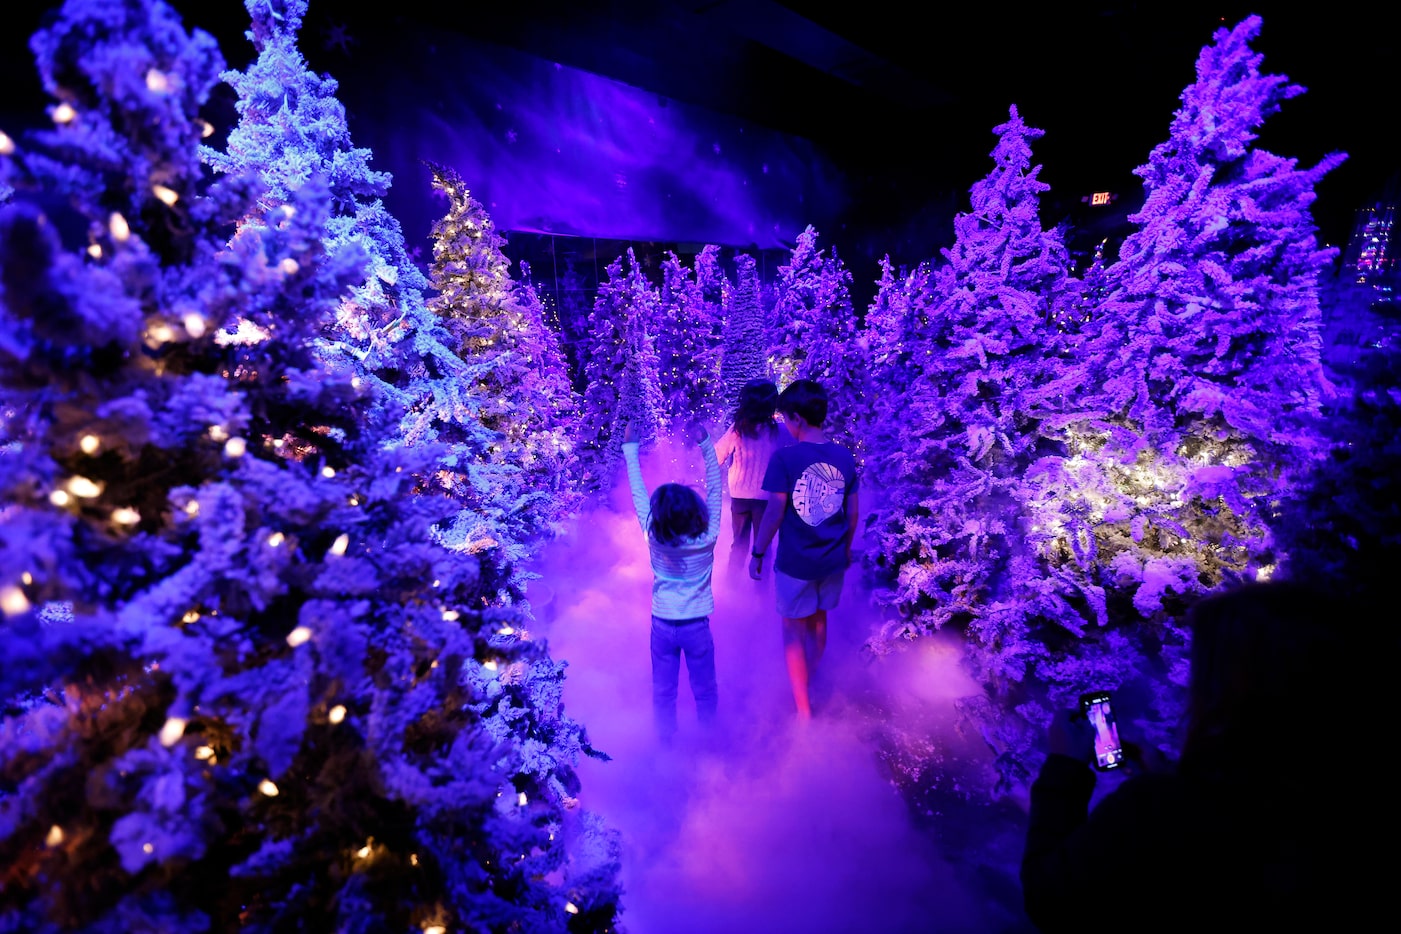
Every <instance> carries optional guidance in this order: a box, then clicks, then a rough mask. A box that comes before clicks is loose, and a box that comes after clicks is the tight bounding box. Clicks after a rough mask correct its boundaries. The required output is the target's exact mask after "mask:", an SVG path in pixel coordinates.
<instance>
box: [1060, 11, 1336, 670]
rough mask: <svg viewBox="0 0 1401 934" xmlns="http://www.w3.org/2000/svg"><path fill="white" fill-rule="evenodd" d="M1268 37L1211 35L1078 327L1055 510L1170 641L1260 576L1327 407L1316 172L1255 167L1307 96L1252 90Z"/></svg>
mask: <svg viewBox="0 0 1401 934" xmlns="http://www.w3.org/2000/svg"><path fill="white" fill-rule="evenodd" d="M1260 25H1261V22H1260V19H1259V18H1258V17H1249V18H1247V19H1246V20H1244V21H1242V22H1241V23H1239V24H1238V25H1237V26H1235V27H1234V28H1230V29H1226V28H1223V29H1220V30H1218V31H1217V32H1216V34H1215V35H1214V36H1213V41H1212V44H1210V45H1208V46H1206V47H1205V48H1203V49H1202V51H1201V54H1200V56H1199V58H1198V60H1197V78H1196V81H1195V82H1194V83H1193V84H1192V85H1189V86H1188V87H1187V88H1186V89H1185V90H1184V91H1183V93H1182V97H1181V100H1182V104H1181V106H1180V107H1179V108H1178V110H1177V112H1176V114H1175V115H1174V118H1173V123H1172V131H1171V135H1170V137H1169V139H1168V140H1167V141H1166V142H1164V143H1162V144H1160V145H1159V146H1157V147H1156V148H1155V149H1154V150H1153V152H1152V154H1151V156H1150V159H1149V162H1148V163H1147V164H1146V165H1143V166H1141V167H1140V168H1139V169H1138V170H1137V174H1139V175H1140V176H1141V177H1142V178H1143V180H1144V189H1145V198H1144V205H1143V208H1142V209H1141V210H1140V211H1139V212H1138V213H1136V214H1135V215H1132V216H1131V218H1130V219H1131V220H1132V221H1133V222H1134V223H1135V224H1136V225H1138V227H1137V230H1135V232H1134V233H1132V234H1131V235H1130V236H1129V237H1128V238H1127V239H1126V240H1125V242H1124V243H1123V245H1122V247H1121V248H1120V250H1119V259H1118V260H1117V262H1115V263H1114V264H1113V265H1112V266H1111V267H1110V268H1109V269H1108V270H1107V271H1106V274H1105V275H1106V279H1107V280H1108V286H1109V294H1108V296H1107V297H1106V298H1105V300H1104V302H1103V303H1102V304H1101V305H1100V306H1099V308H1098V309H1097V310H1096V311H1095V312H1094V313H1093V315H1092V317H1091V318H1090V320H1089V321H1087V322H1085V324H1084V335H1085V342H1084V344H1083V348H1084V349H1083V351H1082V353H1083V355H1084V358H1085V360H1086V363H1087V366H1088V368H1089V370H1088V373H1089V380H1088V385H1089V386H1091V387H1095V388H1096V389H1098V390H1099V391H1098V392H1096V393H1095V394H1094V395H1093V397H1092V398H1090V399H1089V400H1087V401H1088V403H1089V405H1090V406H1091V407H1092V410H1093V411H1095V412H1096V414H1097V416H1098V417H1096V418H1094V419H1091V420H1085V421H1081V422H1079V423H1077V424H1076V425H1075V431H1074V432H1073V433H1072V436H1071V439H1070V443H1071V446H1072V448H1073V453H1075V454H1078V455H1080V459H1079V461H1078V465H1079V466H1078V467H1077V469H1076V474H1075V476H1070V475H1065V474H1062V475H1061V476H1060V477H1059V479H1058V482H1059V483H1061V484H1062V489H1061V492H1060V493H1058V494H1057V498H1058V499H1059V500H1061V501H1062V502H1068V501H1071V500H1075V501H1078V503H1079V504H1080V507H1081V508H1082V509H1083V510H1085V511H1086V512H1087V513H1088V515H1089V517H1090V519H1091V521H1092V522H1093V523H1094V524H1095V526H1096V542H1095V546H1096V550H1097V557H1096V559H1095V561H1096V564H1097V565H1100V566H1103V567H1105V568H1106V573H1105V575H1104V579H1103V583H1104V584H1105V586H1106V587H1111V588H1113V589H1114V590H1117V591H1123V592H1125V593H1126V595H1127V597H1128V599H1129V600H1130V603H1131V605H1130V606H1129V607H1126V610H1127V611H1128V612H1130V613H1131V614H1133V615H1136V616H1139V617H1142V618H1144V619H1147V620H1150V621H1158V622H1161V623H1163V625H1165V626H1167V627H1169V631H1168V632H1166V633H1164V634H1163V639H1164V640H1165V642H1166V643H1167V644H1178V643H1180V642H1181V641H1182V640H1183V639H1184V637H1183V635H1182V634H1181V633H1179V632H1177V631H1175V629H1174V628H1173V626H1172V620H1173V619H1174V618H1176V617H1178V616H1180V614H1181V611H1182V610H1183V609H1184V608H1185V606H1186V604H1187V603H1189V602H1190V601H1191V600H1192V599H1195V597H1196V596H1198V595H1200V594H1201V593H1203V592H1205V591H1207V590H1210V589H1212V588H1214V587H1217V586H1219V585H1221V584H1223V583H1227V582H1230V581H1232V580H1236V579H1239V578H1240V577H1242V576H1244V577H1251V576H1255V575H1257V574H1260V575H1264V574H1268V573H1269V569H1270V567H1271V566H1272V565H1273V564H1274V562H1275V556H1274V553H1273V545H1272V543H1271V541H1270V535H1269V532H1268V524H1269V522H1270V521H1271V513H1272V507H1271V506H1270V505H1269V504H1270V503H1271V502H1272V501H1273V500H1274V499H1276V498H1277V497H1278V495H1279V493H1280V491H1281V490H1282V489H1283V488H1284V487H1285V486H1287V485H1288V483H1289V482H1290V479H1291V476H1292V475H1294V474H1296V473H1297V472H1298V471H1300V470H1305V469H1307V467H1308V464H1309V463H1310V462H1311V461H1312V460H1313V458H1314V457H1315V456H1316V452H1317V450H1318V445H1317V443H1316V440H1317V437H1318V435H1317V426H1316V424H1315V419H1316V417H1317V414H1318V411H1319V404H1320V402H1321V400H1322V399H1323V398H1325V397H1326V395H1327V394H1328V392H1329V387H1328V383H1327V380H1326V379H1325V377H1324V375H1323V370H1322V367H1321V365H1320V361H1319V354H1320V341H1319V307H1318V288H1319V286H1318V280H1319V275H1320V273H1321V272H1322V270H1323V269H1324V268H1325V267H1326V265H1327V264H1328V262H1329V261H1330V260H1331V259H1332V257H1333V256H1334V255H1335V251H1334V250H1332V249H1330V248H1324V247H1322V246H1320V245H1319V244H1318V242H1317V240H1316V238H1315V229H1314V226H1313V222H1312V219H1311V216H1310V213H1309V207H1310V205H1311V204H1312V202H1313V200H1314V197H1315V195H1314V186H1315V185H1316V184H1317V183H1318V181H1319V180H1320V179H1321V178H1322V177H1323V176H1324V175H1325V174H1326V173H1327V172H1328V171H1330V170H1331V169H1332V168H1333V167H1335V166H1336V165H1338V164H1339V163H1340V162H1341V161H1342V159H1343V158H1344V157H1343V156H1341V155H1332V156H1329V157H1327V158H1325V159H1324V160H1322V161H1321V162H1320V163H1319V164H1318V165H1316V166H1314V167H1313V168H1309V169H1300V168H1298V167H1297V164H1296V162H1295V160H1292V159H1285V158H1281V157H1279V156H1275V155H1272V154H1270V153H1267V152H1264V151H1261V150H1258V149H1254V148H1253V145H1252V144H1253V143H1254V140H1255V138H1256V131H1257V130H1258V129H1259V128H1260V126H1261V125H1262V123H1263V122H1264V121H1265V119H1266V118H1267V117H1268V116H1270V115H1271V114H1273V113H1275V112H1277V111H1278V109H1279V107H1280V105H1281V103H1282V102H1283V101H1285V100H1287V99H1289V98H1292V97H1294V96H1296V95H1298V94H1299V93H1301V92H1302V91H1303V89H1302V88H1300V87H1299V86H1297V85H1293V84H1290V83H1289V81H1288V79H1287V78H1285V77H1283V76H1279V75H1262V74H1261V73H1260V71H1259V65H1260V62H1261V59H1262V57H1261V56H1260V55H1259V54H1257V53H1255V52H1253V51H1252V50H1251V49H1250V45H1249V43H1250V41H1251V40H1252V39H1253V38H1255V36H1256V35H1258V33H1259V30H1260Z"/></svg>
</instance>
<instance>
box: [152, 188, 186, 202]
mask: <svg viewBox="0 0 1401 934" xmlns="http://www.w3.org/2000/svg"><path fill="white" fill-rule="evenodd" d="M151 194H153V195H155V196H156V197H157V198H158V199H159V200H160V202H161V203H162V204H164V205H165V206H166V207H174V206H175V202H177V201H179V200H180V192H178V191H176V190H175V189H174V188H168V187H166V186H165V185H152V186H151Z"/></svg>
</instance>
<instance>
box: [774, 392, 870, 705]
mask: <svg viewBox="0 0 1401 934" xmlns="http://www.w3.org/2000/svg"><path fill="white" fill-rule="evenodd" d="M778 411H779V413H780V414H781V415H782V416H783V421H784V424H785V425H786V426H787V428H788V432H789V434H791V435H792V436H793V440H794V442H795V443H794V444H790V445H788V446H787V447H783V448H779V449H778V450H777V451H775V452H774V454H773V456H772V458H770V460H769V467H768V470H767V472H765V474H764V489H765V490H766V491H768V494H769V504H768V506H767V507H766V508H765V510H764V518H763V521H761V522H760V523H759V532H758V534H757V535H756V536H755V539H754V551H753V555H752V557H751V559H750V562H749V576H750V577H752V578H754V579H755V580H759V579H760V577H761V576H762V574H763V567H764V555H765V554H766V553H767V550H768V546H769V543H770V542H771V541H773V537H774V535H775V534H777V535H778V554H777V556H776V558H775V560H774V563H773V568H774V593H775V595H776V596H777V603H778V615H779V616H781V617H782V618H783V646H784V648H783V654H784V660H785V662H786V664H787V668H788V679H789V681H790V682H791V683H792V686H793V702H794V704H795V705H796V706H797V709H798V718H799V719H800V720H808V719H811V717H812V701H811V698H810V696H809V689H810V686H811V683H812V675H813V672H814V670H816V668H817V663H818V662H819V661H820V660H821V658H822V653H823V652H824V651H825V649H826V647H827V611H828V610H831V609H833V608H835V607H836V606H837V604H838V603H839V602H840V601H841V596H842V585H843V583H844V581H845V577H846V569H847V566H848V565H850V564H851V543H852V540H853V539H854V538H855V537H856V525H857V517H858V514H859V503H858V499H857V475H856V459H855V458H854V457H853V456H852V454H851V452H850V451H848V450H847V449H846V448H845V447H843V446H842V445H840V444H837V443H836V442H833V441H828V440H827V436H826V434H825V433H824V432H823V430H822V426H823V424H825V423H826V421H827V392H826V390H824V389H823V388H822V386H821V385H820V384H819V383H817V382H815V381H813V380H810V379H799V380H794V381H793V383H792V384H791V385H789V386H788V388H787V389H784V390H783V392H781V393H780V394H779V396H778Z"/></svg>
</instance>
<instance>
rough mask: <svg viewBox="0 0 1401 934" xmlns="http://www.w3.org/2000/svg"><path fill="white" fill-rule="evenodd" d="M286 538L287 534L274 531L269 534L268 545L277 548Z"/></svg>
mask: <svg viewBox="0 0 1401 934" xmlns="http://www.w3.org/2000/svg"><path fill="white" fill-rule="evenodd" d="M286 540H287V536H285V535H283V534H282V533H281V532H273V533H272V534H271V535H269V536H268V547H269V548H276V547H278V546H279V545H281V544H282V543H283V542H285V541H286Z"/></svg>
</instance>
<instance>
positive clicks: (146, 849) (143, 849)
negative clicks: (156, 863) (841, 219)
mask: <svg viewBox="0 0 1401 934" xmlns="http://www.w3.org/2000/svg"><path fill="white" fill-rule="evenodd" d="M155 851H156V848H155V847H154V846H152V845H151V844H149V843H143V844H141V852H142V853H154V852H155Z"/></svg>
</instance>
